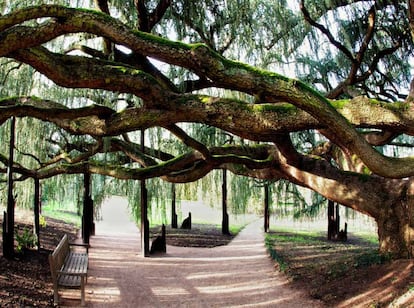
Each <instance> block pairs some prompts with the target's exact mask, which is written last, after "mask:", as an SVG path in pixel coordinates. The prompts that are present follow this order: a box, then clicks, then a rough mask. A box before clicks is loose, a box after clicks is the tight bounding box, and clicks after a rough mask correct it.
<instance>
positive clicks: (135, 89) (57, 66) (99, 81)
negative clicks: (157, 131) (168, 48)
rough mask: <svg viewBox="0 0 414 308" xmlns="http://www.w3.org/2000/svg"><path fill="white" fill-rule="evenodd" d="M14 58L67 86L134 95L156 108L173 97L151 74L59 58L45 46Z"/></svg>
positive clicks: (99, 62) (110, 64)
mask: <svg viewBox="0 0 414 308" xmlns="http://www.w3.org/2000/svg"><path fill="white" fill-rule="evenodd" d="M13 57H14V58H15V59H16V60H19V61H22V62H25V63H28V64H30V65H31V66H32V67H34V68H35V69H37V70H38V71H39V72H41V73H42V74H44V75H46V76H48V77H49V78H51V79H52V80H53V81H54V82H56V83H57V84H59V85H61V86H64V87H70V88H93V89H104V90H110V91H119V92H121V93H125V92H127V93H133V94H135V95H137V96H139V97H141V98H143V99H144V100H145V101H146V102H147V103H149V104H151V103H152V104H157V105H158V104H161V105H162V104H165V105H167V104H168V99H169V97H171V95H172V93H168V92H167V91H165V90H164V88H163V87H162V86H161V85H159V84H158V81H157V80H156V79H154V78H153V77H152V76H151V75H148V74H146V73H144V72H142V71H139V70H137V69H135V68H132V67H128V66H123V65H122V64H120V63H115V62H111V61H105V60H99V59H94V58H82V57H77V56H69V55H60V54H56V53H52V52H50V51H48V50H47V49H46V48H43V47H36V48H30V49H25V50H19V51H16V52H14V53H13ZM45 59H47V60H45ZM85 72H87V74H85Z"/></svg>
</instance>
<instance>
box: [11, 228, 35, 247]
mask: <svg viewBox="0 0 414 308" xmlns="http://www.w3.org/2000/svg"><path fill="white" fill-rule="evenodd" d="M16 241H17V247H16V251H17V252H22V251H23V250H24V249H30V248H33V247H35V246H36V244H37V236H36V234H34V233H33V230H31V229H29V228H27V227H26V228H24V229H23V231H22V232H21V233H20V232H16Z"/></svg>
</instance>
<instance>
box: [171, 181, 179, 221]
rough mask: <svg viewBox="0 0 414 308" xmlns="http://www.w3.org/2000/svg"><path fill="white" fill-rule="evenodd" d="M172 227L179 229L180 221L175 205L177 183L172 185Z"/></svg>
mask: <svg viewBox="0 0 414 308" xmlns="http://www.w3.org/2000/svg"><path fill="white" fill-rule="evenodd" d="M171 195H172V196H171V228H174V229H177V228H178V222H177V209H176V206H175V201H176V199H175V184H174V183H173V184H172V186H171Z"/></svg>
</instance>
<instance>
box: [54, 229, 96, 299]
mask: <svg viewBox="0 0 414 308" xmlns="http://www.w3.org/2000/svg"><path fill="white" fill-rule="evenodd" d="M72 246H81V247H83V248H85V249H86V250H83V251H75V250H74V249H73V247H72ZM88 248H89V245H87V244H73V243H69V238H68V236H67V235H64V236H63V238H62V239H61V240H60V242H59V244H58V245H57V246H56V248H55V250H54V251H53V253H51V254H50V255H49V264H50V271H51V273H52V281H53V294H54V296H53V299H54V302H55V304H56V305H58V303H59V293H58V288H59V286H62V287H66V288H80V290H81V305H82V306H84V305H85V283H86V280H87V274H88Z"/></svg>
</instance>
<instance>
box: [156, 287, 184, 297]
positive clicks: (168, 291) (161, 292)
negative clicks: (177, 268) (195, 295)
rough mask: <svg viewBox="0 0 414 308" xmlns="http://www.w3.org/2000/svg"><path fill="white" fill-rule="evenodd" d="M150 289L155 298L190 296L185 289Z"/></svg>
mask: <svg viewBox="0 0 414 308" xmlns="http://www.w3.org/2000/svg"><path fill="white" fill-rule="evenodd" d="M151 289H152V293H154V295H155V296H177V295H189V294H190V292H188V291H187V290H186V289H184V288H180V287H153V288H151Z"/></svg>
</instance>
